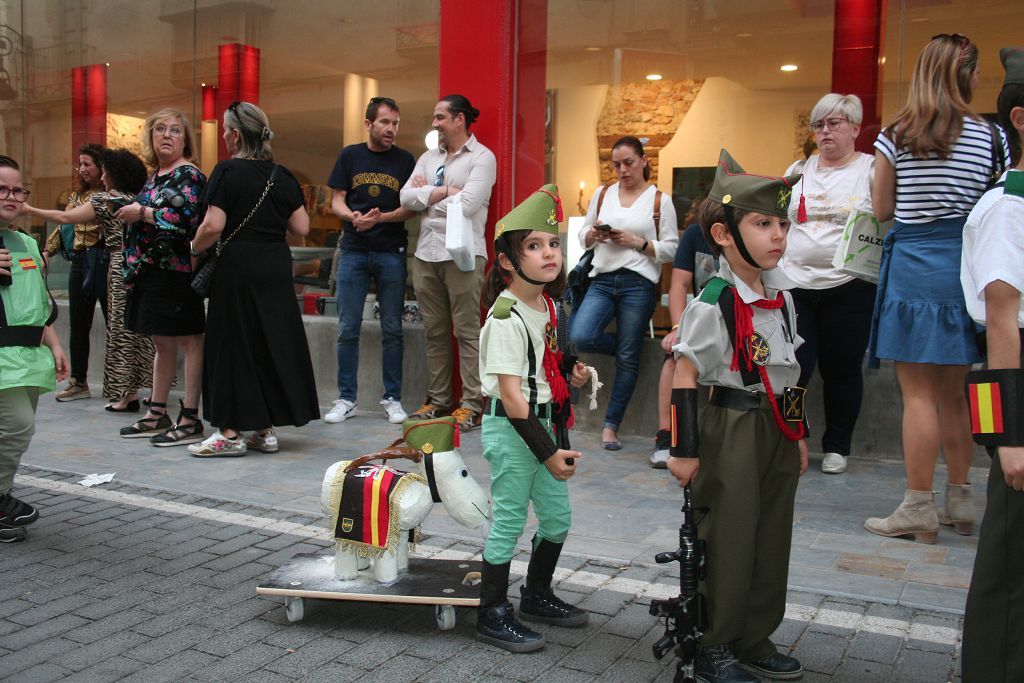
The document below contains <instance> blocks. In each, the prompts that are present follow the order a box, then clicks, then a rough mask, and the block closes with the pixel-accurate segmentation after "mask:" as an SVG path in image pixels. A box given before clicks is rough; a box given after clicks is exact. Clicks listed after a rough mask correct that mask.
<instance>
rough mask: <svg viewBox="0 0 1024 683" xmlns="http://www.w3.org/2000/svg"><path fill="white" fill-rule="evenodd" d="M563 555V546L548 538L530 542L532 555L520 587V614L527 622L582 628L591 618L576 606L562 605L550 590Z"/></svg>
mask: <svg viewBox="0 0 1024 683" xmlns="http://www.w3.org/2000/svg"><path fill="white" fill-rule="evenodd" d="M561 554H562V544H561V543H552V542H551V541H549V540H547V539H543V538H542V539H540V540H539V541H538V540H537V537H536V536H535V537H534V539H533V555H532V556H531V557H530V568H529V569H528V570H527V572H526V585H524V586H520V587H519V593H520V595H521V596H522V599H521V600H520V602H519V614H520V615H521V616H522V617H523V619H525V620H526V621H537V622H541V623H545V624H553V625H555V626H569V627H579V626H585V625H586V624H587V621H588V620H589V618H590V615H588V614H587V613H586V612H584V611H583V610H581V609H580V608H579V607H574V606H573V605H570V604H569V603H567V602H563V601H562V600H560V599H559V598H558V596H556V595H555V593H554V591H552V590H551V577H553V576H554V575H555V565H556V564H558V557H559V555H561Z"/></svg>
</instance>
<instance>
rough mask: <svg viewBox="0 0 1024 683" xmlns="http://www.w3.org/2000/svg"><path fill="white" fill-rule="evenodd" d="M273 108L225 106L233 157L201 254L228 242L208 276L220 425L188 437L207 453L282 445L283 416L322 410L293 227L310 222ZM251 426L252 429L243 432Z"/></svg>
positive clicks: (209, 345)
mask: <svg viewBox="0 0 1024 683" xmlns="http://www.w3.org/2000/svg"><path fill="white" fill-rule="evenodd" d="M271 137H273V133H272V132H271V131H270V125H269V121H268V120H267V115H266V114H264V113H263V111H262V110H261V109H260V108H259V107H257V106H255V105H253V104H250V103H248V102H235V103H234V104H232V105H231V106H229V107H228V108H227V110H226V111H225V112H224V142H225V144H226V145H227V149H228V152H229V153H230V154H231V155H232V158H231V159H229V160H228V161H222V162H220V163H219V164H217V166H216V167H215V168H214V169H213V173H212V174H211V175H210V180H209V183H208V184H207V186H206V192H205V193H204V195H203V203H204V204H205V205H206V207H207V209H206V218H205V219H204V220H203V223H202V225H200V226H199V230H198V232H197V233H196V236H195V238H194V239H193V240H192V245H191V251H192V255H193V260H194V261H198V257H199V254H201V253H202V252H203V251H205V250H206V249H208V248H209V247H212V246H214V245H215V244H216V243H217V242H218V240H219V241H220V243H221V244H222V249H221V252H220V259H219V260H218V262H217V266H216V269H215V270H214V274H213V280H212V283H211V286H210V304H209V308H208V309H207V324H206V341H205V345H204V364H203V415H204V417H205V418H206V419H207V420H209V421H210V423H211V424H213V425H214V426H215V427H217V428H218V431H217V432H216V433H215V434H214V435H213V436H211V437H210V438H208V439H206V440H205V441H203V442H202V443H198V444H193V445H191V446H189V452H190V453H192V455H194V456H197V457H202V458H211V457H234V456H241V455H245V453H246V451H247V450H248V449H250V448H251V449H253V450H258V451H262V452H263V453H275V452H277V450H278V444H277V437H276V436H275V435H274V430H273V427H274V426H275V425H277V426H279V425H295V426H301V425H304V424H306V423H307V422H309V421H310V420H316V419H319V417H320V407H319V404H318V403H317V395H316V384H315V381H314V379H313V364H312V362H311V361H310V358H309V346H308V345H307V343H306V332H305V330H304V329H303V326H302V314H301V313H300V312H299V306H298V303H297V302H296V299H295V294H294V290H293V289H292V257H291V251H290V250H289V248H288V243H287V242H286V241H285V237H286V235H293V236H297V237H299V236H303V235H305V234H307V233H308V232H309V216H308V215H307V214H306V209H305V206H304V202H303V198H302V192H301V190H300V189H299V184H298V182H297V181H296V180H295V177H294V176H293V175H292V174H291V172H290V171H289V170H288V169H286V168H284V167H283V166H278V165H276V164H275V163H274V161H273V158H274V156H273V153H272V152H271V149H270V142H269V141H270V138H271ZM245 431H252V432H253V433H252V434H251V435H250V436H249V437H248V438H247V439H245V438H243V436H242V433H243V432H245Z"/></svg>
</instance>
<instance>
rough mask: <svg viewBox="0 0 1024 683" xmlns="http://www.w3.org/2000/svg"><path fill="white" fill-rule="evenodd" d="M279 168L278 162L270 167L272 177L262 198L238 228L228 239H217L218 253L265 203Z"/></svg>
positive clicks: (264, 189) (268, 180)
mask: <svg viewBox="0 0 1024 683" xmlns="http://www.w3.org/2000/svg"><path fill="white" fill-rule="evenodd" d="M277 169H278V165H277V164H274V168H272V169H270V177H269V178H267V186H266V187H264V188H263V194H261V195H260V198H259V199H257V200H256V206H254V207H252V211H250V212H249V215H248V216H246V217H245V218H243V219H242V222H241V223H239V224H238V227H237V228H235V229H234V230H232V231H231V234H230V235H228V236H227V239H224V240H218V241H217V254H220V252H221V251H222V250H223V249H224V247H225V246H226V245H227V243H228V242H230V241H231V238H232V237H234V236H235V235H237V234H238V233H239V231H240V230H241V229H242V228H244V227H245V224H246V223H248V222H249V219H250V218H252V217H253V214H255V213H256V210H257V209H259V208H260V206H261V205H262V204H263V200H264V199H266V198H267V194H268V193H269V192H270V188H272V187H273V186H274V177H275V176H276V175H277Z"/></svg>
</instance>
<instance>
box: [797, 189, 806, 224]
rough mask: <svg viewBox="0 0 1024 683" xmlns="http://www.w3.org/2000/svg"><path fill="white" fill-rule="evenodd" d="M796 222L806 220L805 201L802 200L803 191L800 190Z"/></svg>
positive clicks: (804, 221)
mask: <svg viewBox="0 0 1024 683" xmlns="http://www.w3.org/2000/svg"><path fill="white" fill-rule="evenodd" d="M796 222H797V223H806V222H807V202H805V201H804V193H803V192H802V191H801V192H800V206H799V207H797V210H796Z"/></svg>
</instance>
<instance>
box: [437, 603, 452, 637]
mask: <svg viewBox="0 0 1024 683" xmlns="http://www.w3.org/2000/svg"><path fill="white" fill-rule="evenodd" d="M434 618H436V619H437V627H438V628H439V629H441V630H442V631H451V630H452V629H453V628H455V606H454V605H437V606H435V607H434Z"/></svg>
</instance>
